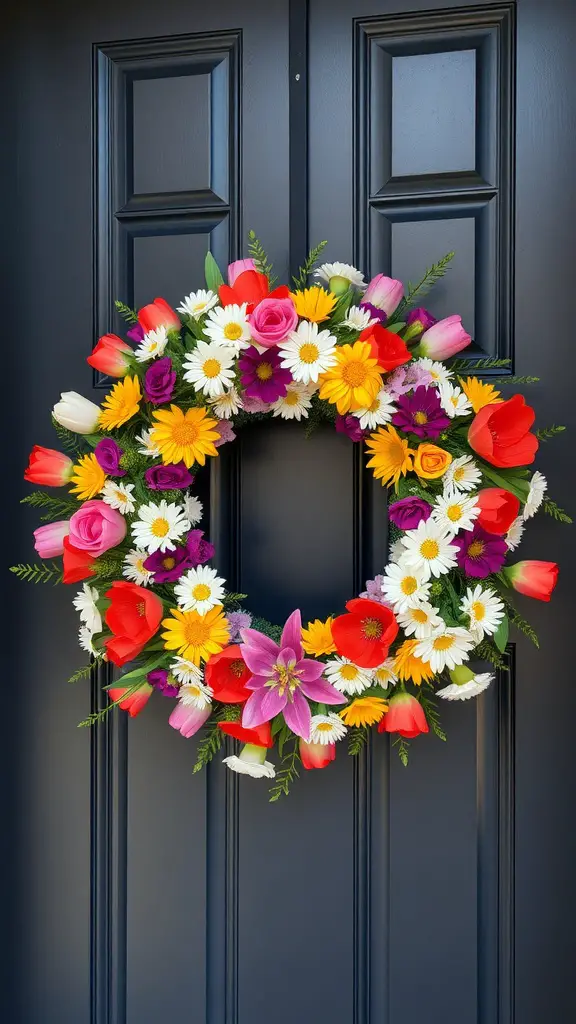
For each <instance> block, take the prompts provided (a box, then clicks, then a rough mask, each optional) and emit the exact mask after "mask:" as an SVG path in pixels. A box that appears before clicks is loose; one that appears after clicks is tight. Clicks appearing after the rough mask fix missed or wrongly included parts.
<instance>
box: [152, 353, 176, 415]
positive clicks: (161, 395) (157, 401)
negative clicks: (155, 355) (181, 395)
mask: <svg viewBox="0 0 576 1024" xmlns="http://www.w3.org/2000/svg"><path fill="white" fill-rule="evenodd" d="M175 384H176V371H175V370H173V369H172V360H171V359H170V358H169V357H168V356H165V357H164V359H156V360H155V361H154V362H153V363H152V364H151V365H150V366H149V367H148V369H147V370H146V374H145V377H144V394H145V396H146V398H147V400H148V401H149V402H152V403H153V404H154V405H163V404H164V403H165V402H169V401H170V399H171V398H172V392H173V391H174V385H175Z"/></svg>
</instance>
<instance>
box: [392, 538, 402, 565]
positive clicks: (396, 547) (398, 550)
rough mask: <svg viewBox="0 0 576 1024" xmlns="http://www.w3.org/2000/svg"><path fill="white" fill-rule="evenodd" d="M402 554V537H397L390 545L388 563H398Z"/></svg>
mask: <svg viewBox="0 0 576 1024" xmlns="http://www.w3.org/2000/svg"><path fill="white" fill-rule="evenodd" d="M403 554H404V545H403V543H402V537H397V538H396V540H393V541H392V543H391V545H390V561H391V562H399V561H400V559H401V558H402V556H403Z"/></svg>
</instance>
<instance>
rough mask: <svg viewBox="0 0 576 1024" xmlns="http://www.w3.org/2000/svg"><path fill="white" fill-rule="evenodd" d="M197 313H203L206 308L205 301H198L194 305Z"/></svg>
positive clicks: (193, 307)
mask: <svg viewBox="0 0 576 1024" xmlns="http://www.w3.org/2000/svg"><path fill="white" fill-rule="evenodd" d="M192 309H193V310H194V312H195V313H202V312H203V311H204V310H205V309H206V303H205V302H197V303H196V305H195V306H192Z"/></svg>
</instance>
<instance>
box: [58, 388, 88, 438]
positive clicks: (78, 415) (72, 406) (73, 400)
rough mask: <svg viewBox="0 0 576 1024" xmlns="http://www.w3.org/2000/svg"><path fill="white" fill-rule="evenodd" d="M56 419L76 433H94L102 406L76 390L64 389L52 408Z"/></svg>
mask: <svg viewBox="0 0 576 1024" xmlns="http://www.w3.org/2000/svg"><path fill="white" fill-rule="evenodd" d="M52 415H53V417H54V419H55V420H56V421H57V422H58V423H60V424H61V425H62V426H63V427H66V428H67V429H68V430H73V431H74V433H75V434H92V433H93V431H94V430H96V427H97V426H98V418H99V416H100V407H99V406H98V405H95V404H94V402H90V401H89V399H88V398H84V397H83V396H82V395H79V394H78V392H76V391H63V392H62V394H61V395H60V401H59V402H56V405H55V406H54V408H53V410H52Z"/></svg>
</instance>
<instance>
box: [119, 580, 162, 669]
mask: <svg viewBox="0 0 576 1024" xmlns="http://www.w3.org/2000/svg"><path fill="white" fill-rule="evenodd" d="M106 597H107V598H108V599H109V600H110V606H109V607H108V608H107V610H106V615H105V619H106V625H107V626H108V628H109V629H110V630H111V631H112V633H113V634H114V635H113V636H112V637H110V638H109V639H108V640H106V642H105V646H106V651H107V653H108V657H109V659H110V661H113V662H114V664H115V665H125V664H126V662H127V661H130V660H131V659H132V658H135V657H136V655H137V654H140V651H141V650H142V648H143V647H145V645H146V644H147V643H148V641H149V640H151V639H152V637H153V636H154V634H155V633H156V632H157V630H158V627H159V625H160V620H161V619H162V614H163V606H162V601H161V600H160V598H159V597H157V596H156V594H153V593H151V592H150V591H149V590H145V589H144V587H138V586H136V584H135V583H128V582H126V581H125V580H117V581H115V582H114V583H113V584H112V586H111V588H110V590H107V591H106Z"/></svg>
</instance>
